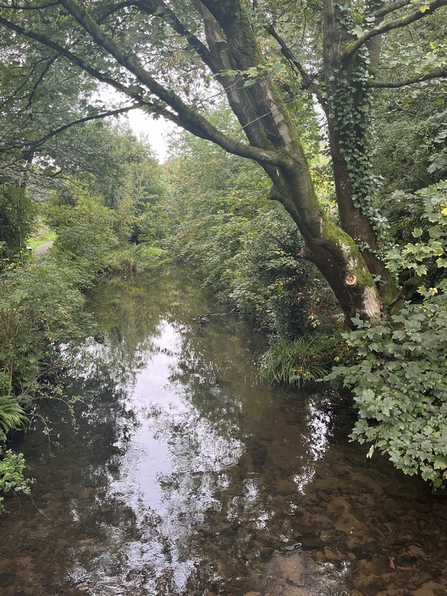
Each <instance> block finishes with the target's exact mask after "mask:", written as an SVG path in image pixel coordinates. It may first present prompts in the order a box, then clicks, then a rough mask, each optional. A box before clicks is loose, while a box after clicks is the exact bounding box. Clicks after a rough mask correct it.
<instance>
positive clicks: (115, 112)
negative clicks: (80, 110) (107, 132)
mask: <svg viewBox="0 0 447 596" xmlns="http://www.w3.org/2000/svg"><path fill="white" fill-rule="evenodd" d="M139 108H141V106H140V104H134V105H132V106H126V107H124V108H118V109H116V110H110V111H108V112H102V113H101V114H94V115H91V116H84V118H79V119H78V120H73V122H69V123H67V124H64V125H63V126H60V127H59V128H56V129H54V130H52V131H50V132H49V133H47V134H46V135H44V136H43V137H41V138H40V139H38V140H37V141H34V142H33V143H31V144H30V145H29V149H28V150H27V151H26V152H25V153H24V155H25V157H27V155H28V154H29V153H32V152H34V151H35V150H36V149H38V148H39V147H41V146H42V145H43V144H44V143H45V142H46V141H48V139H51V138H52V137H55V136H57V135H58V134H60V133H61V132H64V130H67V129H69V128H72V127H73V126H77V125H78V124H85V123H86V122H91V121H92V120H103V119H104V118H108V117H109V116H119V115H120V114H126V113H127V112H130V111H131V110H136V109H139Z"/></svg>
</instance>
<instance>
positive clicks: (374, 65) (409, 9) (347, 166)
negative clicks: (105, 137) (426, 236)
mask: <svg viewBox="0 0 447 596" xmlns="http://www.w3.org/2000/svg"><path fill="white" fill-rule="evenodd" d="M445 4H447V0H433V1H430V2H428V1H426V0H421V1H420V2H418V1H417V0H416V1H415V0H396V1H394V2H376V1H365V2H357V1H351V2H349V1H348V2H340V3H336V2H334V1H333V0H323V1H322V2H321V3H320V2H314V1H312V0H308V1H303V2H301V3H296V2H288V1H284V0H276V1H274V0H267V1H263V0H259V1H256V2H252V3H249V2H248V1H247V0H219V1H216V0H175V1H172V2H167V1H165V0H128V1H127V0H125V1H122V2H110V1H96V0H95V1H93V0H88V1H85V2H79V1H77V0H56V1H47V0H14V2H12V3H11V4H8V5H3V6H2V7H1V16H0V26H1V27H2V52H3V56H4V59H5V64H6V65H7V66H9V67H10V70H9V71H8V73H9V74H7V75H5V74H4V75H3V76H4V77H7V80H5V81H4V83H3V86H4V87H5V85H6V86H7V88H8V90H9V91H8V96H7V97H6V98H5V99H4V101H3V109H5V107H9V106H10V105H14V110H15V111H17V118H18V122H19V123H20V124H19V127H18V128H19V133H20V132H23V129H24V127H31V129H32V132H30V133H29V134H28V135H26V138H24V139H23V140H22V143H21V144H20V142H16V141H15V140H14V139H15V137H16V136H17V134H18V132H17V127H15V126H14V125H11V128H10V130H9V131H8V135H9V136H8V135H7V138H6V144H7V145H8V144H9V147H10V148H13V147H15V146H17V148H18V149H20V151H22V157H23V156H25V157H26V156H29V155H31V154H32V153H33V151H34V149H35V148H37V147H38V146H39V145H40V143H42V142H43V141H44V139H45V138H46V137H48V136H52V135H54V134H56V132H57V131H58V130H59V129H61V128H63V127H65V126H67V125H69V124H70V123H71V122H74V121H77V120H82V119H88V118H91V117H98V116H100V115H101V114H104V113H111V112H114V111H116V110H127V109H130V108H131V107H134V106H139V107H141V108H143V109H145V110H146V111H148V112H151V113H153V114H154V115H156V116H161V117H164V118H166V119H168V120H170V121H171V122H174V123H175V124H178V125H180V126H181V127H183V128H184V129H186V130H188V131H189V132H191V133H193V134H194V135H196V136H198V137H201V138H203V139H206V140H209V141H212V142H213V143H216V144H217V145H219V146H220V147H222V148H223V149H225V150H226V151H228V152H230V153H233V154H235V155H239V156H241V157H246V158H249V159H252V160H254V161H256V162H258V163H259V164H260V165H261V166H262V167H263V168H264V170H265V171H266V173H267V174H268V176H269V178H270V180H271V183H272V186H271V190H270V194H269V196H270V198H272V199H275V200H278V201H279V202H280V203H282V205H283V206H284V208H285V209H286V210H287V212H288V213H289V215H290V216H291V217H292V219H293V221H294V222H295V224H296V226H297V228H298V230H299V232H300V233H301V235H302V237H303V238H304V240H305V244H306V246H305V248H304V249H303V250H302V251H301V256H302V257H303V258H308V259H310V260H312V261H313V262H314V263H315V264H316V265H317V267H318V268H319V269H320V271H321V272H322V274H323V276H324V277H325V279H326V280H327V282H328V283H329V285H330V287H331V288H332V290H333V292H334V294H335V296H336V298H337V300H338V302H339V304H340V306H341V308H342V310H343V312H344V313H345V315H346V317H347V318H348V319H350V318H351V317H353V316H354V315H356V314H360V316H361V317H362V318H366V319H368V318H370V317H373V316H375V315H377V314H379V313H380V312H381V311H382V310H383V308H385V307H386V306H387V305H389V304H390V303H392V302H393V300H394V298H393V296H394V295H395V289H396V288H395V284H394V282H393V280H392V278H391V276H390V275H389V273H388V271H387V268H386V267H385V266H384V262H383V258H382V255H381V253H380V243H381V241H383V238H382V236H383V234H384V225H383V220H382V218H381V217H380V215H379V214H378V213H377V211H376V204H375V198H376V194H377V192H376V191H377V180H376V178H375V177H374V172H373V170H372V163H373V162H372V157H371V155H372V149H373V147H372V143H371V140H372V139H371V130H370V124H371V106H372V103H373V99H374V96H373V94H372V90H373V89H374V88H375V89H380V88H389V89H391V88H397V89H400V88H403V87H405V86H408V85H415V84H420V83H423V82H427V81H432V80H433V81H434V80H439V79H442V80H444V81H445V77H446V76H447V64H446V59H445V56H446V42H445V38H446V36H445ZM421 23H424V27H422V26H421ZM396 65H397V67H396ZM49 78H50V80H52V81H53V83H52V85H53V91H52V90H51V85H49V86H46V85H45V86H44V85H43V81H47V80H48V79H49ZM100 84H107V85H110V86H111V87H113V88H114V89H115V90H117V91H118V92H120V93H121V94H122V95H123V96H124V97H125V98H126V101H127V103H125V105H122V106H120V107H118V108H116V109H115V110H110V109H108V110H101V109H98V108H94V107H92V106H90V105H89V101H90V99H89V98H91V91H92V85H94V86H96V88H98V85H100ZM64 86H67V87H69V88H72V89H73V93H72V96H73V95H74V96H75V97H76V102H75V105H76V108H77V109H78V110H79V113H78V114H77V115H76V116H74V115H73V116H72V117H71V119H70V117H68V118H67V116H70V107H69V106H67V105H66V101H67V99H66V98H67V95H66V93H65V92H64V90H63V87H64ZM44 88H45V93H43V95H45V94H46V97H45V98H43V99H41V100H39V96H40V94H41V91H42V89H44ZM61 95H63V98H62V99H61V97H60V96H61ZM220 96H225V97H226V100H227V101H228V103H229V105H230V107H231V110H232V112H233V114H234V116H235V119H236V121H237V123H238V128H239V131H237V132H236V134H229V133H228V132H227V131H225V130H222V128H220V127H219V126H216V125H215V124H214V123H213V122H212V121H211V120H210V119H209V117H208V116H207V114H209V112H210V110H211V111H212V106H213V101H214V100H215V98H218V97H220ZM50 97H51V100H50ZM39 101H44V102H46V105H47V108H49V111H50V112H51V113H52V115H53V124H52V125H51V126H49V127H47V130H46V131H45V132H44V134H43V135H42V134H41V135H39V130H40V129H39V126H38V123H39V122H41V121H42V118H43V116H42V114H41V112H40V110H39V106H40V105H41V104H40V103H39ZM64 104H65V105H64ZM315 109H316V110H317V116H318V117H319V118H320V119H321V118H325V119H326V125H327V138H328V145H329V151H330V155H331V160H332V168H333V176H334V184H335V191H336V197H337V204H338V217H337V218H336V219H335V220H334V219H333V218H332V217H330V216H329V214H328V213H327V211H326V209H325V208H324V206H323V205H322V203H321V201H320V200H319V197H318V196H317V193H316V191H315V184H314V180H313V177H312V174H311V171H310V168H309V159H308V154H307V152H306V150H305V148H304V146H303V138H302V137H303V132H302V131H303V126H302V125H303V123H305V122H308V121H309V120H308V114H309V112H310V111H311V110H315ZM59 110H62V111H63V117H62V119H60V121H59V122H58V116H57V114H58V113H59ZM9 122H11V118H10V119H9ZM55 123H56V125H55ZM299 123H301V128H300V126H299ZM24 150H25V151H24Z"/></svg>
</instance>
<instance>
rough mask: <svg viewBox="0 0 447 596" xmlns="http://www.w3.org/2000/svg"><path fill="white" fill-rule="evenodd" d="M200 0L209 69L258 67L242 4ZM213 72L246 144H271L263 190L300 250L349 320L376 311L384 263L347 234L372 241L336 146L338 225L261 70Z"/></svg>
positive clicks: (260, 59)
mask: <svg viewBox="0 0 447 596" xmlns="http://www.w3.org/2000/svg"><path fill="white" fill-rule="evenodd" d="M201 4H202V5H204V6H206V9H205V10H206V14H205V12H204V10H202V14H203V15H204V19H205V22H206V24H207V37H208V40H207V41H208V46H209V47H210V49H211V51H212V53H213V56H214V60H215V62H216V64H217V65H218V68H217V69H216V72H217V73H219V72H220V73H222V71H223V72H224V73H225V71H229V70H230V69H231V70H238V71H241V72H242V73H243V72H244V71H248V70H249V69H251V68H259V66H262V64H263V57H262V54H261V52H260V49H259V47H258V45H257V41H256V37H255V35H254V33H253V31H252V28H251V24H250V20H249V18H248V14H247V12H246V9H245V7H244V3H243V2H235V1H234V0H222V1H220V2H214V1H213V0H202V2H201ZM216 40H218V41H216ZM220 77H221V82H222V84H223V86H224V87H225V88H226V89H227V95H228V99H229V102H230V105H231V107H232V109H233V111H234V113H235V114H236V116H237V118H238V119H239V121H240V123H241V125H242V126H243V127H244V131H245V134H246V135H247V137H248V139H249V141H250V143H251V144H252V145H253V146H256V147H261V148H264V149H270V150H271V149H274V150H275V151H276V152H278V154H280V155H281V156H282V161H281V163H280V164H279V165H278V166H277V167H273V166H271V165H266V164H262V165H263V167H264V169H265V171H266V172H267V174H268V175H269V177H270V178H271V180H272V182H273V187H272V191H271V193H270V197H271V198H273V199H276V200H278V201H280V202H281V203H282V205H283V206H284V207H285V209H286V210H287V212H288V213H289V214H290V216H291V217H292V219H293V221H294V222H295V223H296V225H297V227H298V229H299V231H300V233H301V234H302V236H303V238H304V240H305V242H306V250H304V251H303V252H302V255H301V256H303V257H304V258H308V259H309V260H311V261H313V262H314V263H315V265H316V266H317V267H318V269H319V270H320V271H321V273H322V274H323V276H324V278H325V279H326V280H327V282H328V283H329V285H330V287H331V288H332V290H333V292H334V294H335V297H336V298H337V300H338V302H339V304H340V306H341V308H342V310H343V312H344V314H345V316H346V318H347V319H348V321H350V320H351V318H352V317H354V316H355V315H360V316H361V317H362V318H366V319H368V318H372V317H374V316H376V315H378V314H379V313H380V311H381V308H382V305H381V301H380V298H379V295H378V292H377V288H376V285H375V283H374V281H373V277H372V275H371V271H372V272H373V273H379V271H381V270H382V268H383V267H382V264H381V263H380V262H379V261H378V259H377V258H376V257H374V255H373V254H372V253H370V252H369V251H365V253H364V254H362V252H361V251H360V250H359V249H358V247H357V245H356V242H355V240H354V238H359V239H360V240H362V241H366V242H368V246H370V247H371V248H372V249H373V250H375V249H376V248H377V242H376V239H375V235H374V232H373V230H372V228H371V226H370V225H369V222H368V220H367V219H366V217H365V216H364V215H363V214H362V213H361V211H360V209H358V208H356V207H355V206H354V204H353V202H352V198H351V194H352V193H351V188H350V185H349V176H348V173H347V169H346V166H345V164H344V163H343V158H342V157H341V153H340V150H339V143H338V144H337V143H336V142H335V143H333V147H334V154H336V153H337V151H338V156H337V157H338V158H337V159H336V160H335V159H334V165H335V168H334V174H335V175H336V177H337V181H336V186H337V190H338V192H337V194H338V196H339V208H340V216H341V222H342V228H339V227H338V226H337V225H335V224H334V223H333V222H332V221H330V220H329V218H328V217H327V216H326V214H325V213H324V211H323V210H322V208H321V206H320V204H319V202H318V200H317V197H316V194H315V190H314V186H313V182H312V178H311V174H310V171H309V166H308V162H307V159H306V156H305V154H304V150H303V148H302V145H301V143H300V140H299V138H298V136H297V134H296V130H295V127H294V125H293V123H292V122H291V119H290V116H289V113H288V111H287V108H286V106H285V104H284V102H283V101H282V99H281V95H280V93H279V90H278V89H277V88H276V87H275V86H274V85H273V84H272V82H271V79H270V78H268V77H264V76H263V75H262V74H261V75H260V76H259V77H258V78H257V81H256V83H255V84H252V85H250V86H247V87H244V86H243V77H241V81H240V83H239V84H235V81H234V78H233V79H232V78H231V77H230V76H228V75H225V74H221V75H220ZM333 138H334V139H336V138H337V137H336V135H333ZM367 260H368V261H369V262H370V263H369V262H367ZM368 265H370V267H371V270H370V268H369V266H368Z"/></svg>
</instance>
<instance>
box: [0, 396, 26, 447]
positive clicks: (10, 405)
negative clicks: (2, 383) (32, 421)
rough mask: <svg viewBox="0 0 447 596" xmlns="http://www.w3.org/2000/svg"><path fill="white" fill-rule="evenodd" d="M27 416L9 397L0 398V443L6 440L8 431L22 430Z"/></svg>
mask: <svg viewBox="0 0 447 596" xmlns="http://www.w3.org/2000/svg"><path fill="white" fill-rule="evenodd" d="M26 421H27V416H26V414H25V412H24V410H23V408H22V406H21V405H20V404H19V403H18V402H17V401H16V400H15V399H14V398H12V397H10V396H9V395H5V396H0V441H5V440H6V435H7V434H8V432H9V431H10V430H16V429H19V428H24V426H25V424H26Z"/></svg>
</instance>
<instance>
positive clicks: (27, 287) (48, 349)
mask: <svg viewBox="0 0 447 596" xmlns="http://www.w3.org/2000/svg"><path fill="white" fill-rule="evenodd" d="M79 280H80V278H79V275H78V273H77V271H76V270H75V269H73V268H68V267H64V266H63V265H62V264H61V263H56V262H54V261H52V260H50V259H45V261H44V262H42V263H40V264H38V265H29V266H27V267H23V268H22V267H21V268H16V269H15V270H13V271H11V272H8V273H4V274H3V275H2V276H1V277H0V375H1V376H0V381H1V389H2V395H4V396H9V395H15V396H23V399H24V398H25V396H29V395H32V394H33V393H34V392H35V391H36V390H38V387H39V383H38V382H37V381H38V379H39V378H40V377H41V376H42V375H43V373H44V371H45V370H48V369H51V368H52V367H53V366H54V365H55V364H56V355H57V348H58V346H59V345H60V344H61V343H63V342H65V341H67V340H68V339H69V338H76V337H82V336H83V334H84V331H83V330H84V327H83V325H84V323H85V321H86V317H85V315H84V314H83V305H84V298H83V296H82V294H81V292H80V291H79V289H78V287H77V284H78V283H79Z"/></svg>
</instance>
